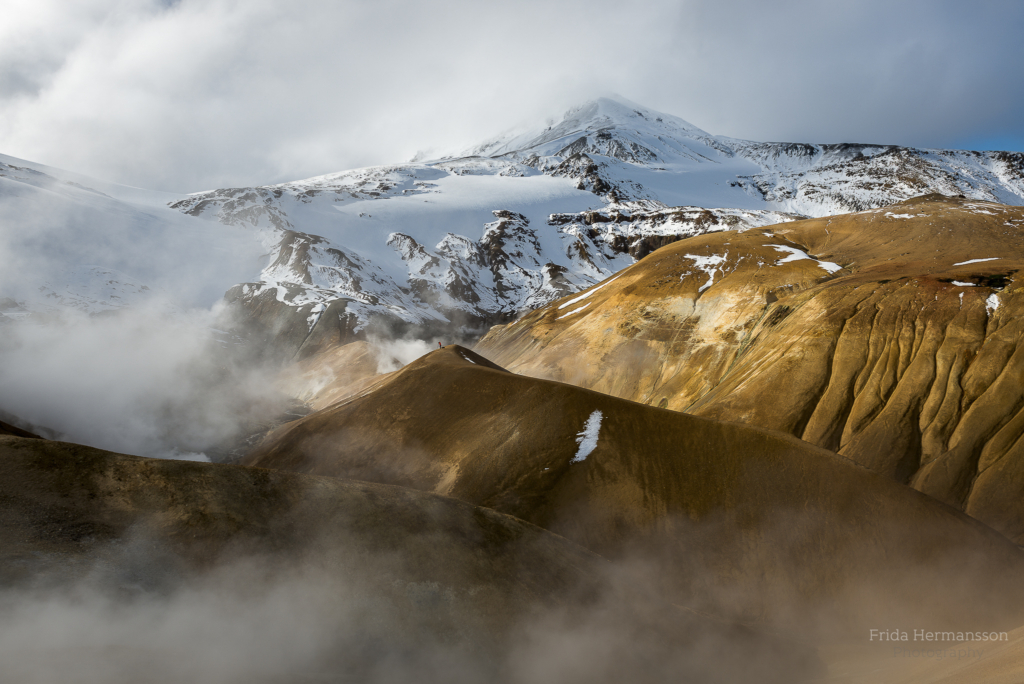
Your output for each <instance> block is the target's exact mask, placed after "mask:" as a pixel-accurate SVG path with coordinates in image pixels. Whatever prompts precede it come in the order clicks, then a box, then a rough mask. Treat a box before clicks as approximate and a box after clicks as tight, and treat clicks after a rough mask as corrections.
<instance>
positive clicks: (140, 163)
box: [0, 0, 1024, 191]
mask: <svg viewBox="0 0 1024 684" xmlns="http://www.w3.org/2000/svg"><path fill="white" fill-rule="evenodd" d="M1022 25H1024V6H1022V5H1021V4H1020V3H1017V2H1011V1H1003V2H1000V1H993V2H982V3H975V4H972V5H970V6H969V7H968V6H967V5H963V4H961V3H953V2H946V1H942V2H927V1H925V0H916V1H913V2H905V3H900V4H898V5H893V4H891V3H883V2H881V1H880V0H869V1H867V2H859V3H852V4H851V3H840V2H825V3H822V2H807V1H795V2H785V3H773V4H766V3H757V2H750V1H748V0H740V1H732V2H716V3H712V2H706V1H693V0H691V1H689V2H675V1H673V2H668V1H664V0H657V1H654V2H648V3H644V4H643V6H642V7H641V8H639V9H638V8H637V7H635V6H627V5H626V4H623V3H616V2H610V1H607V0H601V1H598V2H582V1H579V0H562V1H560V2H554V3H552V2H536V1H533V0H531V1H528V2H523V3H514V4H493V3H483V4H481V3H472V2H465V1H450V2H448V1H446V2H431V3H414V2H409V1H407V0H388V1H384V2H375V3H364V2H356V1H354V0H347V1H345V2H326V1H323V0H302V1H301V2H298V3H287V4H286V3H279V2H270V1H269V0H259V1H257V2H247V3H239V2H234V1H233V0H211V1H203V2H199V1H198V0H180V1H176V2H175V1H168V0H134V1H128V2H124V1H122V0H87V1H85V2H74V3H71V2H67V1H66V0H44V1H36V0H33V1H32V2H29V1H28V0H15V1H14V2H13V3H8V6H7V7H6V8H5V20H4V23H3V26H2V27H0V138H2V139H3V140H4V149H3V152H4V153H7V154H12V155H15V156H19V157H22V158H26V159H31V160H34V161H39V162H43V163H47V164H51V165H54V166H59V167H63V168H69V169H73V170H76V171H80V172H83V173H87V174H90V175H94V176H98V177H104V178H108V179H111V180H115V181H118V182H122V183H127V184H130V185H136V186H142V187H153V188H159V189H166V190H173V191H198V190H202V189H206V188H212V187H223V186H239V185H252V184H259V183H269V182H275V181H284V180H289V179H295V178H300V177H308V176H312V175H316V174H319V173H327V172H331V171H337V170H341V169H346V168H353V167H358V166H365V165H371V164H384V163H394V162H398V161H402V160H404V159H409V158H410V157H412V156H413V155H414V154H416V153H417V152H419V151H421V150H424V149H425V148H431V149H434V150H438V151H451V150H458V149H461V148H463V147H465V146H466V145H468V144H473V143H476V142H479V141H480V140H482V139H485V138H487V137H489V136H491V135H494V134H496V133H499V132H501V131H502V130H505V129H508V128H511V127H516V126H517V125H520V124H523V123H533V122H536V121H538V120H543V119H544V118H546V117H556V116H558V115H560V114H561V113H562V111H564V109H565V108H566V107H567V106H569V105H572V104H575V103H577V102H579V101H581V100H584V99H588V98H591V97H594V96H597V95H601V94H604V93H608V92H618V93H620V94H622V95H623V96H625V97H628V98H630V99H632V100H635V101H637V102H640V103H642V104H644V105H646V106H649V107H653V108H655V109H659V110H661V111H666V112H670V113H673V114H676V115H678V116H681V117H683V118H685V119H687V120H689V121H691V122H692V123H694V124H696V125H697V126H700V127H702V128H704V129H705V130H708V131H710V132H712V133H715V134H722V135H730V136H734V137H743V138H750V139H755V140H773V141H778V140H791V141H801V142H843V141H846V142H850V141H856V142H877V143H897V144H903V145H913V146H919V147H958V148H1010V149H1014V148H1015V149H1021V147H1022V145H1024V129H1022V127H1021V124H1020V119H1019V117H1018V116H1017V114H1016V113H1017V112H1019V111H1020V108H1021V105H1022V104H1024V102H1022V98H1024V94H1022V93H1024V88H1022V87H1021V85H1022V78H1024V77H1022V73H1021V70H1020V68H1019V65H1020V64H1021V63H1022V62H1024V54H1022V52H1024V47H1022V46H1021V43H1020V41H1019V40H1018V33H1019V30H1020V27H1021V26H1022Z"/></svg>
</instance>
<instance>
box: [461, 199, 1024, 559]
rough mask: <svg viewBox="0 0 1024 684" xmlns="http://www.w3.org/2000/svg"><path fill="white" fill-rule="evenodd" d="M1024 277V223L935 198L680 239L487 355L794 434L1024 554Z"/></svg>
mask: <svg viewBox="0 0 1024 684" xmlns="http://www.w3.org/2000/svg"><path fill="white" fill-rule="evenodd" d="M808 257H810V258H808ZM1022 266H1024V209H1021V208H1019V207H1008V206H1004V205H998V204H990V203H980V202H974V201H967V200H962V199H961V200H958V199H952V198H943V197H938V196H928V197H923V198H918V199H916V200H912V201H908V202H904V203H902V204H899V205H895V206H893V207H889V208H887V209H879V210H873V211H868V212H861V213H858V214H850V215H846V216H834V217H830V218H821V219H812V220H806V221H798V222H794V223H791V224H787V225H779V226H773V227H769V228H766V229H754V230H750V231H746V232H743V233H735V232H730V233H718V234H714V235H705V236H700V237H697V238H691V239H688V240H684V241H681V242H679V243H676V244H673V245H670V246H668V247H665V248H663V249H661V250H658V251H657V252H654V253H653V254H651V255H650V256H649V257H647V258H646V259H644V260H642V261H641V262H639V263H638V264H636V265H635V266H633V267H631V268H629V269H626V270H625V271H624V272H623V273H621V274H620V275H619V276H618V277H617V278H616V279H614V280H612V281H607V283H608V284H607V285H605V286H603V287H601V289H600V290H598V289H597V288H596V287H595V288H592V289H591V290H590V292H594V294H593V295H591V296H589V297H587V298H585V299H582V300H580V301H579V302H576V303H573V304H569V303H568V302H570V301H572V300H562V301H560V302H556V303H553V304H551V305H549V306H547V307H545V308H542V309H538V310H537V311H534V312H532V313H531V314H529V315H528V316H526V317H524V318H523V319H522V320H520V321H518V322H516V323H514V324H511V325H508V326H503V327H496V328H494V329H493V330H492V331H491V332H490V333H489V334H488V336H487V337H485V338H484V340H483V341H482V342H481V343H480V345H479V349H480V351H481V352H483V353H485V354H487V355H489V356H490V357H491V358H494V359H495V360H496V361H498V362H499V363H501V364H503V365H505V366H508V367H509V368H511V369H513V370H516V371H519V372H524V373H529V374H533V375H538V376H542V377H551V378H554V379H559V380H565V381H568V382H572V383H574V384H579V385H581V386H584V387H590V388H593V389H596V390H599V391H602V392H607V393H609V394H614V395H617V396H621V397H626V398H630V399H635V400H637V401H641V402H644V403H649V404H654V405H660V406H666V407H668V408H671V409H676V410H681V411H686V412H689V413H694V414H696V415H702V416H707V417H712V418H717V419H721V420H737V421H742V422H745V423H749V424H752V425H757V426H761V427H766V428H771V429H777V430H782V431H785V432H789V433H791V434H794V435H796V436H798V437H801V438H803V439H804V440H806V441H808V442H811V443H813V444H817V445H819V446H822V447H825V448H827V449H831V450H834V451H838V452H839V453H840V454H842V455H844V456H847V457H849V458H850V459H852V460H854V461H856V462H858V463H860V464H862V465H864V466H866V467H868V468H871V469H872V470H874V471H876V472H878V473H881V474H883V475H885V476H887V477H891V478H893V479H896V480H898V481H901V482H909V483H910V484H912V485H913V486H914V487H916V488H918V489H920V490H921V491H924V492H926V493H928V494H930V495H932V496H934V497H936V498H938V499H940V500H942V501H945V502H947V503H950V504H952V505H954V506H957V507H960V508H962V509H963V510H966V511H967V512H968V513H970V514H971V515H974V516H975V517H978V518H979V519H981V520H983V521H985V522H987V523H989V524H990V525H992V526H993V527H995V528H996V529H998V530H1000V531H1002V532H1004V533H1005V534H1007V535H1008V536H1009V537H1010V538H1012V539H1014V540H1017V541H1018V542H1019V541H1022V540H1024V507H1022V506H1021V505H1020V504H1019V502H1020V501H1022V500H1024V498H1022V496H1021V495H1022V494H1024V473H1022V468H1024V460H1022V458H1021V455H1020V453H1019V450H1020V449H1022V448H1024V446H1022V445H1021V444H1020V443H1019V437H1020V436H1021V434H1024V418H1022V416H1024V414H1021V413H1020V411H1021V406H1022V403H1024V382H1022V381H1021V373H1022V371H1021V363H1022V359H1024V357H1022V356H1021V354H1020V353H1018V345H1019V344H1020V342H1021V339H1022V338H1021V335H1022V327H1021V322H1020V313H1022V309H1024V298H1021V297H1020V295H1019V291H1020V289H1019V284H1018V282H1017V272H1018V270H1019V269H1020V268H1021V267H1022ZM599 287H600V286H599ZM584 304H587V305H588V306H587V308H585V309H583V310H579V311H577V309H578V308H579V307H580V306H582V305H584Z"/></svg>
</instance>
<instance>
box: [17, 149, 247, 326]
mask: <svg viewBox="0 0 1024 684" xmlns="http://www.w3.org/2000/svg"><path fill="white" fill-rule="evenodd" d="M51 171H53V170H52V169H49V168H48V167H45V166H42V165H37V164H30V163H29V162H23V161H21V160H15V159H13V158H11V157H3V158H0V263H2V264H3V268H2V269H0V300H2V301H0V314H2V315H4V316H5V317H11V316H14V317H18V316H21V315H24V314H25V313H26V312H46V311H57V310H62V309H74V310H78V311H83V312H85V313H90V314H95V313H101V312H104V311H110V310H114V309H118V308H122V307H124V306H129V305H142V304H144V303H146V302H148V301H151V300H153V299H154V298H161V299H164V300H171V301H173V302H174V303H175V304H177V305H180V306H202V307H209V306H211V305H212V304H213V303H215V302H217V301H218V300H219V299H220V298H221V297H222V296H223V293H224V290H225V287H226V286H229V285H230V284H231V281H235V282H237V280H239V279H244V278H245V277H246V276H247V275H248V274H250V273H251V272H252V271H253V268H254V267H257V268H258V266H257V264H258V258H259V255H260V251H259V246H258V245H257V244H254V243H253V241H252V239H251V238H250V237H249V236H248V235H247V234H245V232H243V231H241V230H238V229H235V228H228V227H224V226H212V225H210V224H208V223H203V222H198V221H195V220H192V219H190V218H189V217H187V216H182V215H181V213H180V212H176V211H173V210H171V209H170V208H168V207H166V206H163V205H164V204H165V203H166V202H167V199H168V197H172V198H173V197H176V196H174V195H168V194H167V193H152V192H149V191H143V190H136V189H135V188H125V187H123V186H116V185H114V184H110V183H101V182H92V181H91V180H90V179H88V178H85V177H83V176H78V175H76V174H70V173H64V172H58V173H51Z"/></svg>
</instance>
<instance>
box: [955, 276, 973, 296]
mask: <svg viewBox="0 0 1024 684" xmlns="http://www.w3.org/2000/svg"><path fill="white" fill-rule="evenodd" d="M953 284H954V285H956V286H957V287H974V286H975V285H974V283H962V282H960V281H959V280H954V281H953ZM961 296H962V295H961Z"/></svg>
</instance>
